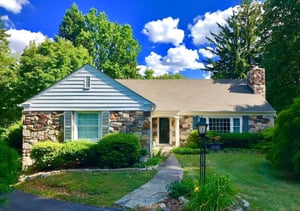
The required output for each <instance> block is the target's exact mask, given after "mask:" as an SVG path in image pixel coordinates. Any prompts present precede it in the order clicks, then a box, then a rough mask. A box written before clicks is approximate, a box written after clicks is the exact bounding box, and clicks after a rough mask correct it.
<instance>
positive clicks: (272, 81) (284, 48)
mask: <svg viewBox="0 0 300 211" xmlns="http://www.w3.org/2000/svg"><path fill="white" fill-rule="evenodd" d="M264 10H265V13H264V18H263V24H262V29H261V31H262V44H263V45H264V54H263V59H262V65H263V66H264V68H265V69H266V81H267V84H266V85H267V99H268V101H269V102H270V103H271V104H272V106H273V107H274V108H275V109H276V110H277V111H280V110H282V109H284V108H286V107H287V106H288V105H290V104H291V103H292V102H293V99H294V98H295V97H299V96H300V2H299V1H295V0H286V1H282V0H266V1H265V4H264Z"/></svg>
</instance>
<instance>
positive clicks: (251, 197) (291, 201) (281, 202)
mask: <svg viewBox="0 0 300 211" xmlns="http://www.w3.org/2000/svg"><path fill="white" fill-rule="evenodd" d="M176 157H177V158H178V160H179V162H180V163H181V164H182V166H183V167H184V176H185V177H189V176H191V177H198V178H199V155H176ZM212 171H215V172H218V173H221V174H229V175H230V179H231V180H232V182H233V184H234V185H235V186H236V187H237V188H238V190H239V192H240V193H241V196H242V197H243V198H244V199H246V200H247V201H248V202H249V203H250V206H251V209H252V210H300V183H299V182H298V183H296V182H292V181H286V180H284V179H283V178H280V177H279V176H278V174H276V172H274V171H273V169H272V167H271V164H270V163H269V162H268V161H266V159H265V155H263V154H255V153H212V154H208V155H207V176H209V174H210V173H211V172H212Z"/></svg>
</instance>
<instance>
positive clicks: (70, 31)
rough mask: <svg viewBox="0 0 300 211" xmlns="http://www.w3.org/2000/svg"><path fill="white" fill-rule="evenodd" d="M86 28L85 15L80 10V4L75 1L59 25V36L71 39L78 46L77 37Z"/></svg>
mask: <svg viewBox="0 0 300 211" xmlns="http://www.w3.org/2000/svg"><path fill="white" fill-rule="evenodd" d="M83 29H84V16H83V14H82V12H81V11H79V9H78V6H77V5H76V4H75V3H74V4H72V6H71V8H70V9H69V10H67V11H66V14H65V15H64V18H63V21H62V22H61V24H60V25H59V33H58V36H59V37H64V38H65V39H67V40H70V41H71V42H72V43H73V44H74V46H78V45H79V43H77V38H78V36H79V34H80V32H81V30H83Z"/></svg>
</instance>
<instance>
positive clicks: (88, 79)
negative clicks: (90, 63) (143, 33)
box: [83, 76, 91, 89]
mask: <svg viewBox="0 0 300 211" xmlns="http://www.w3.org/2000/svg"><path fill="white" fill-rule="evenodd" d="M83 88H84V89H90V88H91V76H85V77H84V87H83Z"/></svg>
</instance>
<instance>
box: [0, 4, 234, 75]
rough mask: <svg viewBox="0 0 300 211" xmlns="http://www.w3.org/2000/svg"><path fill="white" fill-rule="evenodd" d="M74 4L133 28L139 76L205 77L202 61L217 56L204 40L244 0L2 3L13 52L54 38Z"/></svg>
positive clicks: (2, 11)
mask: <svg viewBox="0 0 300 211" xmlns="http://www.w3.org/2000/svg"><path fill="white" fill-rule="evenodd" d="M74 2H75V3H76V4H77V5H78V7H79V9H80V10H81V11H82V12H83V13H84V14H85V13H87V12H88V11H89V9H90V8H92V7H94V8H96V9H97V10H98V11H99V12H102V11H103V12H105V13H106V15H107V16H108V18H109V20H110V21H113V22H117V23H119V24H129V25H131V27H132V30H133V34H134V37H135V39H137V40H138V42H139V44H140V45H141V47H142V51H141V53H140V54H139V56H138V63H139V68H140V71H141V73H142V72H143V70H145V69H146V68H150V69H153V70H154V71H155V75H162V74H164V73H177V72H180V73H181V74H183V75H184V76H186V77H187V78H205V77H208V75H207V72H203V71H201V68H203V67H204V65H203V58H206V57H213V55H211V54H209V53H208V52H207V51H205V50H204V47H206V46H207V45H208V43H207V40H206V39H205V37H206V36H209V34H210V33H209V32H210V31H212V32H217V25H216V22H218V23H220V24H224V19H226V18H227V17H228V16H230V15H231V14H232V9H233V8H234V7H236V6H237V5H238V4H239V3H240V0H77V1H76V0H59V1H58V0H52V1H50V0H0V16H1V18H2V20H3V21H4V23H5V25H6V28H7V30H8V33H9V34H10V35H11V37H10V38H9V41H10V47H11V49H12V51H13V52H17V53H20V52H22V50H23V49H24V47H26V45H28V43H29V41H30V40H35V41H36V42H37V43H40V42H42V41H43V40H44V39H45V38H46V37H47V38H54V36H55V35H56V34H57V33H58V27H59V24H60V23H61V21H62V19H63V16H64V14H65V11H66V10H67V9H69V8H70V7H71V5H72V3H74Z"/></svg>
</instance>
